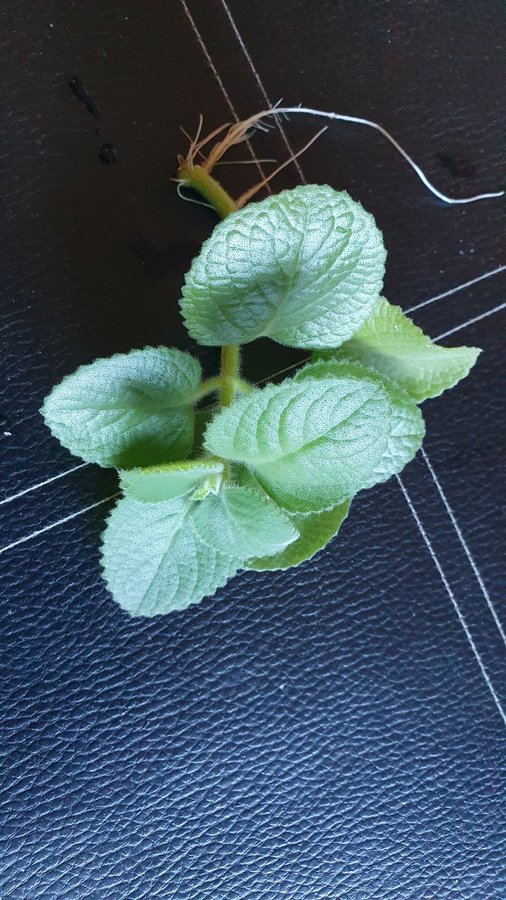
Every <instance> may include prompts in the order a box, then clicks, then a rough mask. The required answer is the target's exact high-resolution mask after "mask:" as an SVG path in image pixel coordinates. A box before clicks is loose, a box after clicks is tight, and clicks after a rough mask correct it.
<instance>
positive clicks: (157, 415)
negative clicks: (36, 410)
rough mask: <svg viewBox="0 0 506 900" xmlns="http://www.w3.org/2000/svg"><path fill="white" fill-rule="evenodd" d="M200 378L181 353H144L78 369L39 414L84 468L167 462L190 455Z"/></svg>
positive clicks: (159, 350) (165, 350)
mask: <svg viewBox="0 0 506 900" xmlns="http://www.w3.org/2000/svg"><path fill="white" fill-rule="evenodd" d="M200 378H201V370H200V365H199V363H198V362H197V360H196V359H194V358H193V357H192V356H189V354H188V353H182V352H181V350H176V349H168V348H166V347H146V348H145V349H144V350H132V351H131V353H125V354H121V353H118V354H116V355H115V356H112V357H110V358H109V359H97V360H96V361H95V362H93V363H91V364H90V365H87V366H81V368H79V369H78V370H77V372H74V374H73V375H68V376H67V377H66V378H64V379H63V381H62V382H60V384H58V385H57V386H56V387H55V388H54V389H53V390H52V392H51V394H50V395H49V397H47V398H46V400H45V402H44V405H43V407H42V410H41V412H42V415H43V416H44V419H45V421H46V424H47V425H48V426H49V428H50V429H51V431H52V432H53V434H54V435H55V437H57V438H58V439H59V441H60V442H61V443H62V444H63V446H64V447H67V448H68V449H69V450H70V451H71V453H74V454H75V455H76V456H80V457H82V459H85V460H86V461H87V462H95V463H98V464H99V465H101V466H118V467H120V468H132V467H134V466H148V465H153V464H156V463H161V462H168V461H170V460H174V459H181V458H184V457H185V456H186V455H187V454H188V452H189V451H190V449H191V445H192V439H193V410H192V402H193V397H194V394H195V391H196V389H197V387H198V384H199V382H200Z"/></svg>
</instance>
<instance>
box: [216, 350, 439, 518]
mask: <svg viewBox="0 0 506 900" xmlns="http://www.w3.org/2000/svg"><path fill="white" fill-rule="evenodd" d="M399 408H400V409H401V410H402V412H403V415H404V414H405V415H406V417H411V418H412V421H413V433H416V434H417V435H418V437H417V438H416V440H415V439H413V440H412V442H411V449H410V453H409V454H408V455H407V458H405V459H404V462H407V459H408V458H411V456H413V455H414V453H415V452H416V448H417V446H419V443H420V440H421V437H420V433H421V432H423V429H422V428H421V417H420V413H419V410H418V409H417V407H416V405H415V404H414V403H413V401H412V400H411V399H410V398H409V397H408V396H407V395H406V394H403V392H401V391H399V390H398V389H396V388H394V387H393V386H390V385H389V384H388V383H384V382H383V380H382V379H381V378H380V377H379V376H378V375H377V374H376V373H375V372H371V373H370V374H368V373H367V371H366V370H364V368H363V367H362V366H360V365H358V364H356V363H349V364H348V365H347V366H344V367H343V366H341V368H340V371H339V373H336V372H334V370H330V369H329V373H328V374H327V375H325V374H324V373H323V369H322V364H315V366H314V370H313V374H312V373H311V367H309V366H308V367H306V369H305V370H303V373H299V375H298V376H297V377H295V378H292V379H289V380H287V381H285V382H283V383H282V384H279V385H268V386H267V387H265V388H263V389H262V390H259V391H255V392H254V393H253V394H251V395H249V396H247V397H243V398H241V399H239V400H236V401H235V403H234V404H233V405H232V406H231V407H229V408H228V409H224V410H222V411H221V412H220V413H219V414H218V415H217V416H216V417H215V418H214V419H213V421H212V422H211V423H210V425H209V426H208V429H207V432H206V439H205V444H206V447H207V449H208V450H209V451H210V452H212V453H215V454H216V455H217V456H220V457H222V458H225V459H228V460H232V461H235V462H239V463H243V464H245V465H246V466H248V467H249V468H250V469H251V470H252V471H253V472H254V475H255V477H256V478H257V480H258V481H259V482H260V484H261V485H262V487H263V488H264V489H265V490H266V491H267V493H268V494H269V495H270V496H271V497H272V498H273V499H274V500H275V501H276V502H277V503H279V504H280V505H281V506H283V507H284V508H285V509H287V510H289V511H291V512H316V511H319V510H321V509H328V508H330V507H331V506H335V505H336V504H338V503H342V502H344V501H345V500H349V499H350V498H351V497H352V496H353V495H354V494H355V493H356V492H357V491H359V490H361V489H362V488H363V487H365V486H368V485H369V484H371V482H372V481H373V480H374V479H375V478H376V480H381V479H382V477H383V474H384V468H385V463H384V460H385V454H387V455H391V453H392V450H391V443H392V440H393V436H395V431H396V429H397V427H398V420H399ZM389 448H390V449H389ZM376 473H377V474H376Z"/></svg>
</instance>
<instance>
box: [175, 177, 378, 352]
mask: <svg viewBox="0 0 506 900" xmlns="http://www.w3.org/2000/svg"><path fill="white" fill-rule="evenodd" d="M384 262H385V249H384V247H383V241H382V237H381V232H380V231H379V230H378V228H377V227H376V225H375V222H374V219H373V217H372V216H371V215H370V214H369V213H367V212H365V210H364V209H363V208H362V206H361V205H360V204H359V203H356V202H355V201H354V200H352V199H351V197H349V196H348V194H347V193H345V192H338V191H335V190H333V188H331V187H329V186H328V185H308V186H305V187H297V188H294V189H293V190H289V191H282V192H281V193H280V194H276V195H275V196H273V197H268V198H267V199H266V200H262V201H261V202H259V203H250V204H248V206H247V207H245V208H244V209H242V210H240V211H238V212H236V213H232V214H231V215H229V216H227V218H226V219H225V220H224V221H223V222H222V223H220V224H219V225H217V227H216V228H215V229H214V231H213V233H212V235H211V237H210V238H209V239H208V240H207V241H206V242H205V244H204V245H203V247H202V250H201V253H200V255H199V256H198V257H197V258H196V259H195V260H194V261H193V264H192V267H191V269H190V272H189V273H188V275H187V278H186V283H185V287H184V289H183V299H182V301H181V309H182V312H183V316H184V319H185V322H186V326H187V328H188V331H189V332H190V334H191V336H192V337H193V338H195V340H197V341H199V343H201V344H211V345H213V346H217V345H219V344H237V343H248V342H249V341H253V340H254V339H255V338H258V337H261V336H267V337H271V338H273V339H274V340H275V341H278V342H279V343H281V344H287V345H288V346H291V347H313V348H318V347H336V346H339V344H341V343H342V342H343V341H346V340H348V338H350V337H351V335H352V334H353V333H354V332H355V331H356V330H357V329H358V328H360V326H361V325H362V324H363V322H365V320H366V319H367V318H368V317H369V316H370V314H371V312H372V311H373V309H374V306H375V304H376V303H377V301H378V299H379V295H380V291H381V284H382V278H383V272H384Z"/></svg>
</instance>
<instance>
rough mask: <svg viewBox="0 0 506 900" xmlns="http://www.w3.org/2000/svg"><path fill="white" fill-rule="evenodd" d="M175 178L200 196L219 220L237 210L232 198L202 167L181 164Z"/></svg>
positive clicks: (185, 163)
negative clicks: (216, 214)
mask: <svg viewBox="0 0 506 900" xmlns="http://www.w3.org/2000/svg"><path fill="white" fill-rule="evenodd" d="M177 177H178V179H179V180H180V181H181V183H182V184H187V185H188V187H190V188H193V190H194V191H197V192H198V193H199V194H201V195H202V197H204V199H205V200H207V202H208V203H210V204H211V206H212V207H213V209H214V210H215V211H216V212H217V213H218V215H219V217H220V219H224V218H225V216H228V214H229V213H231V212H234V211H235V210H236V209H237V206H236V205H235V202H234V200H232V197H231V196H230V195H229V194H227V192H226V190H225V189H224V188H222V186H221V184H220V183H219V182H218V181H216V179H215V178H213V176H212V175H210V174H209V172H206V170H205V169H204V168H203V167H202V166H193V165H190V164H189V163H187V162H182V163H181V165H180V166H179V169H178V170H177Z"/></svg>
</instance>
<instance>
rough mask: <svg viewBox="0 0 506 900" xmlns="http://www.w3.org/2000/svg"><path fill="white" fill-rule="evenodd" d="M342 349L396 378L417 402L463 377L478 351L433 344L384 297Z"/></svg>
mask: <svg viewBox="0 0 506 900" xmlns="http://www.w3.org/2000/svg"><path fill="white" fill-rule="evenodd" d="M341 350H342V352H343V353H344V354H345V355H346V356H348V357H351V358H353V359H357V360H359V361H360V362H363V363H365V364H366V365H367V366H372V367H373V368H374V369H376V371H377V372H380V373H381V374H383V375H386V376H387V377H388V378H390V379H392V381H395V382H396V383H397V384H398V385H400V387H402V388H403V389H404V390H405V391H407V393H408V394H410V396H411V397H413V398H414V399H415V400H416V401H417V402H418V403H421V402H422V401H423V400H427V399H428V398H429V397H438V396H439V394H442V393H443V391H445V390H447V388H451V387H453V386H454V385H455V384H457V382H458V381H460V380H461V379H462V378H465V377H466V375H467V374H468V373H469V370H470V369H471V368H472V366H474V364H475V362H476V360H477V358H478V356H479V354H480V352H481V351H480V350H478V349H477V348H476V347H440V346H439V345H438V344H434V343H433V341H431V339H430V338H429V337H428V336H427V335H425V334H424V333H423V331H422V330H421V328H418V326H417V325H415V324H414V323H413V322H412V321H411V320H410V319H408V318H407V317H406V316H405V315H404V313H403V312H402V310H401V309H400V308H399V307H398V306H392V305H391V304H390V303H389V302H388V301H387V300H385V298H384V297H382V298H381V301H380V303H379V304H378V306H377V307H376V308H375V310H374V312H373V314H372V316H371V318H370V319H369V320H368V321H367V322H366V323H365V325H363V326H362V328H360V329H359V331H357V332H356V333H355V334H354V335H353V337H352V338H351V340H349V341H347V342H346V343H345V344H344V345H343V346H342V347H341Z"/></svg>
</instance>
